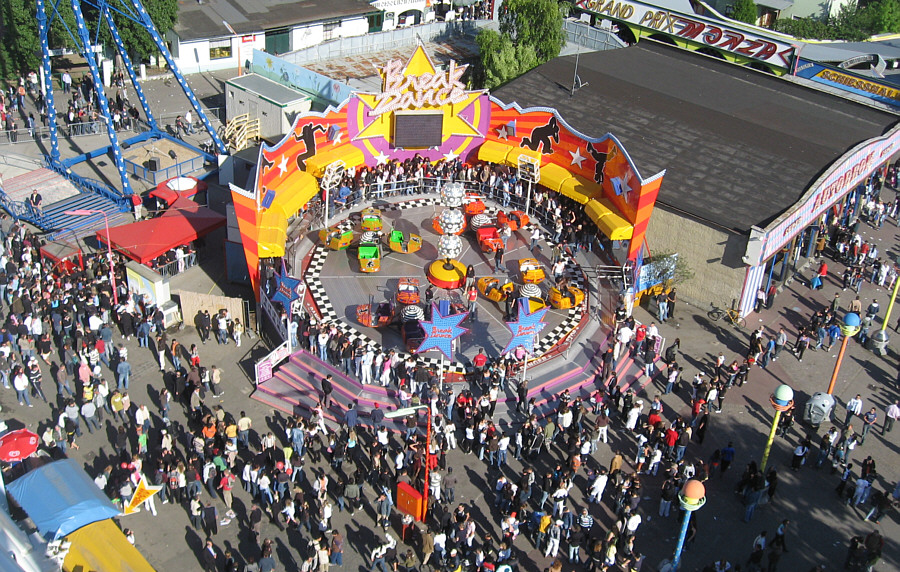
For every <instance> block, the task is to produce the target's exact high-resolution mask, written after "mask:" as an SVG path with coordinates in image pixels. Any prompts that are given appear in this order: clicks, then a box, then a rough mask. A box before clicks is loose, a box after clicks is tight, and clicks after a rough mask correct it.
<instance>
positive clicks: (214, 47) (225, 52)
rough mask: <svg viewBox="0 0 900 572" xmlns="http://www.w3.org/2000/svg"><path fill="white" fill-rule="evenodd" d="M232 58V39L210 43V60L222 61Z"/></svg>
mask: <svg viewBox="0 0 900 572" xmlns="http://www.w3.org/2000/svg"><path fill="white" fill-rule="evenodd" d="M230 57H231V38H227V39H225V40H213V41H211V42H210V43H209V59H211V60H221V59H224V58H230Z"/></svg>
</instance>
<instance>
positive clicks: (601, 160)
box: [587, 143, 607, 183]
mask: <svg viewBox="0 0 900 572" xmlns="http://www.w3.org/2000/svg"><path fill="white" fill-rule="evenodd" d="M587 152H588V153H590V154H591V157H593V159H594V161H596V162H597V166H596V167H594V182H595V183H602V182H603V166H604V165H606V155H607V154H606V153H603V152H601V151H599V150H598V149H597V148H596V147H594V144H593V143H588V144H587Z"/></svg>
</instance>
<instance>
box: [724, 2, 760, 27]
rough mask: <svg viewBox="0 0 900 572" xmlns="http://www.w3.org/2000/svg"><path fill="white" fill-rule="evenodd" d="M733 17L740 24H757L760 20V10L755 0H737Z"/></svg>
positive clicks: (733, 7)
mask: <svg viewBox="0 0 900 572" xmlns="http://www.w3.org/2000/svg"><path fill="white" fill-rule="evenodd" d="M731 17H732V18H733V19H735V20H737V21H738V22H746V23H747V24H756V20H757V19H758V18H759V10H757V8H756V3H755V2H753V0H735V2H734V4H733V6H732V13H731Z"/></svg>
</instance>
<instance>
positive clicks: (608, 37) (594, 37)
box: [563, 19, 627, 52]
mask: <svg viewBox="0 0 900 572" xmlns="http://www.w3.org/2000/svg"><path fill="white" fill-rule="evenodd" d="M563 32H565V34H566V41H567V42H571V43H573V44H578V45H579V46H583V47H585V48H588V49H589V50H596V51H598V52H602V51H605V50H615V49H617V48H624V47H625V46H626V45H627V44H625V42H623V41H622V40H621V39H619V37H618V36H616V34H615V33H614V32H613V31H612V30H611V29H606V28H597V27H595V26H591V25H590V24H588V23H586V22H582V21H580V20H571V19H566V20H563Z"/></svg>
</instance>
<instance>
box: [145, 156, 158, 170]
mask: <svg viewBox="0 0 900 572" xmlns="http://www.w3.org/2000/svg"><path fill="white" fill-rule="evenodd" d="M147 169H149V170H151V171H159V159H157V158H156V157H152V158H151V159H150V161H148V162H147Z"/></svg>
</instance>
